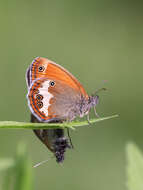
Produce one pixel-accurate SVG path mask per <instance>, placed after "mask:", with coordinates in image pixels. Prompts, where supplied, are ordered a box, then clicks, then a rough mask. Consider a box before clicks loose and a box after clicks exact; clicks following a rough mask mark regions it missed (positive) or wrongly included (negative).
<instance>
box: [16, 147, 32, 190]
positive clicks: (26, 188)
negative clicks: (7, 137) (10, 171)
mask: <svg viewBox="0 0 143 190" xmlns="http://www.w3.org/2000/svg"><path fill="white" fill-rule="evenodd" d="M14 172H15V186H14V190H32V189H33V173H32V164H31V162H30V160H29V158H28V155H27V151H26V146H25V144H20V145H19V146H18V151H17V155H16V167H15V171H14Z"/></svg>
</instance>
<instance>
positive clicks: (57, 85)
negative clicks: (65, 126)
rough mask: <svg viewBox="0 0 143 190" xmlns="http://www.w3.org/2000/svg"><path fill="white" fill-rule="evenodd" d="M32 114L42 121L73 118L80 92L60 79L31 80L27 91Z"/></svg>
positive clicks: (76, 113) (76, 112) (80, 95)
mask: <svg viewBox="0 0 143 190" xmlns="http://www.w3.org/2000/svg"><path fill="white" fill-rule="evenodd" d="M27 97H28V105H29V107H30V110H31V112H32V114H33V115H34V116H35V117H36V118H37V119H38V120H39V121H42V122H49V121H51V120H53V121H55V120H58V119H59V120H61V121H64V120H73V119H74V118H75V117H76V116H77V115H78V111H79V109H76V108H77V105H78V104H79V102H80V101H81V97H82V94H81V92H80V91H77V90H76V89H74V88H71V87H70V86H69V85H68V84H66V83H65V82H63V81H60V80H55V79H54V80H53V79H50V78H40V79H37V80H35V81H33V83H32V85H31V87H30V88H29V92H28V96H27Z"/></svg>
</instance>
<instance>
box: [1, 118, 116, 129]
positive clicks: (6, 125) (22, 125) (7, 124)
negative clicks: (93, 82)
mask: <svg viewBox="0 0 143 190" xmlns="http://www.w3.org/2000/svg"><path fill="white" fill-rule="evenodd" d="M115 117H118V115H112V116H108V117H101V118H97V119H91V120H90V123H91V124H95V123H96V122H99V121H103V120H107V119H112V118H115ZM87 125H89V124H88V122H87V121H73V122H64V123H26V122H17V121H0V129H57V128H61V129H64V128H71V129H75V128H76V127H80V126H87Z"/></svg>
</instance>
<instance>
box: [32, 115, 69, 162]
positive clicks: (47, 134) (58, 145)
mask: <svg viewBox="0 0 143 190" xmlns="http://www.w3.org/2000/svg"><path fill="white" fill-rule="evenodd" d="M31 122H32V123H39V121H38V120H37V118H36V117H35V116H33V115H31ZM55 122H56V121H55ZM33 131H34V133H35V135H36V136H37V137H38V138H39V139H40V140H41V141H42V142H43V144H45V145H46V147H47V148H48V149H49V150H50V151H51V152H53V154H54V155H55V157H56V161H57V162H58V163H60V162H63V161H64V154H65V152H66V149H67V148H71V146H70V145H69V142H68V139H67V138H66V137H65V136H64V130H63V129H36V130H33Z"/></svg>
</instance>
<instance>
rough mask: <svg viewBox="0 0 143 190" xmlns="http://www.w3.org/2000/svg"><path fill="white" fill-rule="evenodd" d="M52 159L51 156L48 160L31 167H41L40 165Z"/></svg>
mask: <svg viewBox="0 0 143 190" xmlns="http://www.w3.org/2000/svg"><path fill="white" fill-rule="evenodd" d="M52 158H54V156H52V157H51V158H49V159H48V160H44V161H42V162H39V163H37V164H35V165H34V166H33V168H37V167H38V166H40V165H42V164H45V163H46V162H48V161H49V160H51V159H52Z"/></svg>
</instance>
